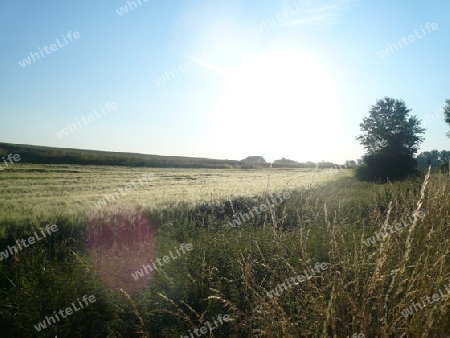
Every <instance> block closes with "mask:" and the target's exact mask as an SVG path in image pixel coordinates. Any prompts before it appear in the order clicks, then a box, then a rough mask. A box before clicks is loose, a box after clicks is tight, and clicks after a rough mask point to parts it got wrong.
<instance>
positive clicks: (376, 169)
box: [356, 97, 425, 181]
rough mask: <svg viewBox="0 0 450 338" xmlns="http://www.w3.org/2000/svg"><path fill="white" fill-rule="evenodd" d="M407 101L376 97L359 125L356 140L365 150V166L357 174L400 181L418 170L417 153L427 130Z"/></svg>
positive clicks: (373, 179) (367, 177)
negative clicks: (407, 104)
mask: <svg viewBox="0 0 450 338" xmlns="http://www.w3.org/2000/svg"><path fill="white" fill-rule="evenodd" d="M410 112H411V109H408V108H407V107H406V105H405V102H403V101H402V100H396V99H392V98H389V97H385V98H383V99H380V100H377V102H376V104H375V105H373V106H372V108H371V109H370V111H369V116H368V117H364V118H363V122H362V123H361V124H360V129H361V132H362V134H361V135H359V136H357V137H356V139H357V140H358V141H360V142H361V144H362V145H363V146H364V148H365V149H366V154H365V155H364V157H363V162H364V165H362V166H361V167H359V168H358V169H357V171H356V175H357V177H358V178H359V179H362V180H370V181H386V180H399V179H403V178H405V177H407V176H408V175H411V174H413V173H415V171H416V166H417V163H416V160H415V159H414V157H413V156H414V155H415V154H416V153H417V151H418V149H419V145H420V143H421V142H422V141H423V140H424V139H423V137H422V136H421V134H423V133H424V132H425V129H424V128H422V127H421V126H420V120H419V119H418V118H417V117H416V116H411V115H409V113H410Z"/></svg>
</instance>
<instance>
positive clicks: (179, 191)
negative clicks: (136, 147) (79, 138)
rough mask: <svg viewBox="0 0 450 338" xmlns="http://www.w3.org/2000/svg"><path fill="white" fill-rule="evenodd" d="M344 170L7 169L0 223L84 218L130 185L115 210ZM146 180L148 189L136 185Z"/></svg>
mask: <svg viewBox="0 0 450 338" xmlns="http://www.w3.org/2000/svg"><path fill="white" fill-rule="evenodd" d="M349 173H350V170H340V171H337V173H336V174H333V175H330V174H329V172H328V171H320V170H318V171H315V170H312V169H268V170H223V169H151V168H129V167H107V166H83V165H22V164H16V165H14V166H10V167H9V168H8V170H4V171H2V172H0V181H1V182H2V184H1V186H0V205H1V206H2V208H1V210H0V218H2V217H7V216H8V217H20V215H23V214H29V213H36V214H41V215H55V214H59V213H63V214H69V215H71V214H76V213H90V212H92V211H94V210H96V209H97V207H96V204H95V203H97V202H98V200H99V199H105V195H107V194H108V195H113V194H114V193H117V191H118V189H119V188H123V189H124V188H125V187H126V186H129V185H131V186H132V182H134V183H136V184H135V185H134V186H132V189H131V190H130V191H129V192H128V193H127V194H126V195H124V194H118V195H116V196H115V197H114V198H115V201H112V198H111V202H108V205H109V204H110V203H115V204H121V203H122V204H128V205H130V204H131V205H138V206H141V207H144V208H152V209H159V208H161V207H163V206H164V205H167V204H170V205H173V204H174V203H175V204H176V203H181V202H183V203H188V204H191V205H195V204H197V203H201V202H212V201H216V202H218V201H223V200H226V199H230V198H231V199H232V198H236V197H246V196H247V197H248V196H253V195H259V194H262V193H266V192H274V191H282V190H290V189H296V188H304V187H306V186H308V185H310V184H313V185H315V184H319V183H322V182H326V181H329V180H333V179H335V178H336V177H338V176H346V175H347V176H348V175H349ZM144 174H149V175H151V180H149V181H148V183H146V182H144V181H142V180H141V182H142V183H143V184H142V185H140V184H138V182H139V179H141V178H142V176H143V175H144Z"/></svg>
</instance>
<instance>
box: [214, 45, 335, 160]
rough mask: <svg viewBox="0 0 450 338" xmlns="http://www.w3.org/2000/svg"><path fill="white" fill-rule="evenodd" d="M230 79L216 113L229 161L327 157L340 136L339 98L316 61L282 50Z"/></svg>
mask: <svg viewBox="0 0 450 338" xmlns="http://www.w3.org/2000/svg"><path fill="white" fill-rule="evenodd" d="M226 76H227V89H226V91H225V92H224V94H223V96H222V97H221V99H220V101H219V104H218V106H217V109H216V111H215V113H214V121H213V124H214V128H213V135H212V136H213V139H214V140H216V142H215V147H216V150H219V151H220V152H221V153H225V154H229V155H228V158H236V156H244V157H245V156H250V155H263V156H265V157H266V160H267V161H270V160H272V157H273V156H274V157H275V159H277V158H280V157H281V156H283V157H291V158H293V159H296V160H300V161H303V160H311V161H319V160H321V159H324V158H326V157H327V154H329V153H330V148H332V146H333V142H334V141H333V140H332V139H331V137H336V136H337V133H338V131H339V126H338V123H339V114H338V93H337V89H336V87H335V85H334V83H333V81H332V80H331V79H330V77H329V76H328V74H327V73H326V71H325V70H324V68H323V67H322V66H321V65H320V63H318V62H317V61H316V60H315V59H314V58H312V57H311V56H308V55H306V54H303V53H300V52H297V51H292V50H281V51H277V52H272V53H269V54H265V55H262V56H259V57H257V58H255V59H253V60H251V62H249V63H246V64H244V65H242V66H241V67H239V68H238V69H235V70H233V71H232V72H228V73H227V75H226ZM217 148H218V149H217Z"/></svg>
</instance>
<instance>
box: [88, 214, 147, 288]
mask: <svg viewBox="0 0 450 338" xmlns="http://www.w3.org/2000/svg"><path fill="white" fill-rule="evenodd" d="M88 246H89V253H90V257H91V260H92V263H93V265H94V267H95V269H96V272H97V275H98V276H99V277H100V278H101V280H102V281H103V283H104V284H105V285H106V286H107V287H109V288H111V289H114V290H119V289H120V288H122V289H124V290H125V291H138V290H143V289H145V288H146V287H147V286H148V284H149V280H151V278H152V275H153V273H152V272H150V273H149V274H148V275H146V276H145V277H146V278H139V279H134V278H133V277H132V274H133V273H135V272H136V270H139V269H141V268H142V265H144V264H148V263H149V262H150V261H152V260H153V259H154V258H155V231H154V229H153V225H152V222H151V220H150V219H149V218H148V217H147V216H146V215H145V214H144V213H143V212H142V210H140V209H138V208H131V207H120V208H119V209H117V207H116V208H114V209H108V210H101V211H98V212H96V213H95V214H93V215H92V216H91V217H90V220H89V233H88Z"/></svg>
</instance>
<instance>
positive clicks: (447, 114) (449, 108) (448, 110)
mask: <svg viewBox="0 0 450 338" xmlns="http://www.w3.org/2000/svg"><path fill="white" fill-rule="evenodd" d="M444 118H445V123H448V124H449V125H450V99H447V100H445V106H444ZM447 136H448V137H450V131H449V132H447Z"/></svg>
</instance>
